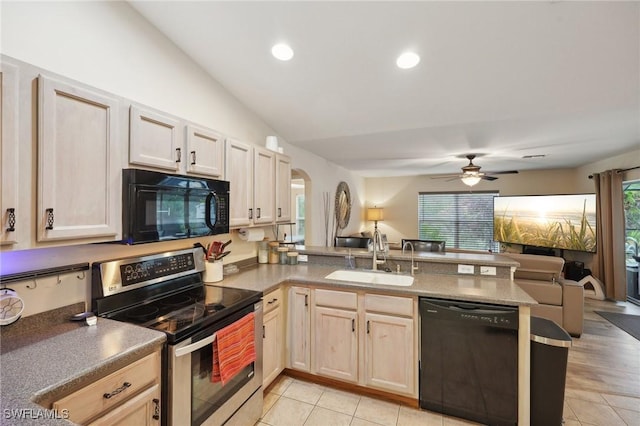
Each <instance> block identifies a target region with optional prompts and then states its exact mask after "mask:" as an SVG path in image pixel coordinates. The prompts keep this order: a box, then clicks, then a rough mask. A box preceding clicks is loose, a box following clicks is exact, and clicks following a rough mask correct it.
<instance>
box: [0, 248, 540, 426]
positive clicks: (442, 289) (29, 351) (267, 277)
mask: <svg viewBox="0 0 640 426" xmlns="http://www.w3.org/2000/svg"><path fill="white" fill-rule="evenodd" d="M296 250H298V252H299V253H300V254H303V255H307V256H308V262H306V263H304V262H303V263H299V264H298V265H276V264H264V265H262V264H261V265H258V264H253V265H252V266H250V267H247V268H242V269H241V271H240V272H239V273H236V274H229V275H226V276H225V277H224V279H223V281H221V282H220V283H219V284H220V285H223V286H228V287H236V288H244V289H250V290H257V291H262V292H263V293H264V294H265V298H264V303H268V302H269V301H270V299H269V297H268V294H269V293H272V292H273V291H274V290H282V294H283V295H284V300H281V302H282V303H281V306H282V307H283V311H282V314H283V316H282V318H284V319H285V320H284V324H283V331H285V330H286V331H285V334H284V336H287V334H289V333H290V329H293V327H294V325H295V324H294V320H293V319H292V317H291V315H292V313H293V312H294V311H293V306H294V304H295V299H294V298H292V297H291V295H292V294H294V292H293V291H292V290H293V289H302V290H306V291H307V292H308V293H307V294H308V295H309V306H308V307H307V309H308V311H307V312H308V313H309V312H310V311H309V310H310V309H311V306H314V308H313V309H314V310H315V311H317V312H320V309H321V308H322V306H321V305H322V303H324V302H322V303H321V300H320V295H322V296H323V297H324V296H326V295H339V296H348V298H352V299H353V300H357V302H358V304H359V305H358V308H357V309H359V307H360V306H363V307H364V308H365V310H364V311H363V312H359V310H355V311H354V313H355V315H356V320H355V321H356V322H357V325H356V323H354V327H355V329H357V330H358V332H359V333H364V329H365V327H366V326H365V323H364V319H365V318H367V319H368V318H373V316H371V315H372V314H370V311H369V310H368V309H369V308H368V306H372V305H367V303H369V301H373V302H374V303H373V304H375V303H378V305H377V306H378V307H377V308H374V309H373V310H375V309H378V311H380V310H384V309H387V308H389V307H391V306H390V305H391V304H389V305H387V304H386V302H387V301H401V302H402V301H406V300H409V301H410V302H411V303H410V304H409V308H410V311H408V312H409V313H408V314H406V315H405V314H402V315H404V318H403V320H404V321H405V322H409V323H410V325H411V326H412V329H411V330H412V332H411V335H412V338H411V342H410V343H412V344H413V347H414V348H415V350H414V351H415V352H417V347H418V346H417V344H418V342H417V339H418V327H417V326H416V324H417V321H418V311H417V300H418V298H419V297H433V298H443V299H453V300H460V301H470V302H478V303H488V304H498V305H506V306H515V307H518V311H519V331H518V336H519V348H518V354H519V355H518V416H519V417H518V424H520V425H527V424H529V409H530V401H529V381H530V377H529V361H530V360H529V334H530V306H532V305H534V304H536V302H535V300H534V299H532V298H531V297H530V296H529V295H528V294H527V293H525V292H524V291H523V290H522V289H520V288H519V287H518V286H517V285H515V284H514V282H513V281H512V280H511V279H510V277H509V276H507V277H502V274H503V273H504V271H502V269H505V270H510V269H511V268H512V267H515V266H517V262H514V261H513V260H511V259H508V258H505V257H503V256H500V255H490V254H478V255H477V256H476V255H473V254H468V253H457V254H456V253H446V254H420V255H418V254H416V255H414V257H415V259H414V260H415V261H417V262H419V269H418V273H416V274H415V276H414V281H413V284H412V285H410V286H403V287H400V286H390V285H380V284H366V283H357V282H347V281H337V280H331V279H327V278H326V276H327V275H329V274H330V273H332V272H334V271H335V270H338V269H343V268H344V256H345V254H348V250H339V249H335V248H325V247H302V246H299V247H297V248H296ZM352 255H353V256H355V257H356V266H357V267H358V268H370V263H369V262H370V260H371V254H370V253H367V252H356V251H352ZM387 261H388V263H389V265H387V266H389V267H390V269H394V270H395V269H396V266H397V265H400V267H401V270H402V271H405V272H404V275H406V274H407V273H406V271H408V270H409V269H408V268H407V266H408V265H410V262H411V255H410V254H408V253H405V254H404V255H403V254H402V253H401V252H399V251H398V252H396V251H393V250H392V251H391V252H390V254H389V255H388V259H387ZM457 264H465V265H473V267H474V275H470V274H468V275H465V274H457V273H449V272H447V271H446V270H445V269H446V268H451V265H457ZM480 266H486V267H495V268H496V274H497V275H496V276H486V275H480V274H479V272H478V274H475V272H476V269H477V270H478V271H479V268H480ZM438 268H443V269H438ZM427 270H439V271H440V272H439V273H436V272H429V273H426V272H425V271H427ZM390 274H393V275H395V272H394V273H390ZM507 275H508V274H507ZM323 300H325V301H326V300H328V299H327V298H325V299H323ZM381 301H383V302H385V303H384V304H382V305H381V304H380V303H379V302H381ZM314 304H315V305H317V306H315V305H314ZM374 314H375V315H378V313H374ZM378 316H379V315H378ZM388 316H389V317H392V315H388ZM309 319H310V318H309ZM309 324H311V323H309ZM19 325H20V321H18V322H17V323H15V324H14V325H13V326H19ZM57 327H58V328H59V327H60V326H57ZM64 327H74V328H75V327H76V325H75V324H69V323H67V325H65V326H64ZM349 327H351V322H350V326H349ZM111 328H115V329H118V328H122V329H123V330H128V329H131V328H135V329H137V327H132V326H131V325H128V324H124V323H123V324H119V323H116V322H113V321H110V320H99V321H98V328H86V327H84V328H80V329H79V330H76V331H74V333H76V334H78V333H87V332H91V331H96V330H98V331H99V330H111ZM349 330H351V328H350V329H349ZM115 332H116V331H115V330H114V331H113V333H115ZM140 333H147V334H151V332H148V331H145V330H144V329H140ZM314 333H316V335H318V333H317V332H316V331H314ZM159 337H160V336H158V338H159ZM285 339H286V338H285ZM309 343H310V344H311V345H313V340H310V341H309ZM281 344H282V351H281V352H280V353H281V354H282V355H283V359H282V360H283V361H284V362H283V364H282V365H283V366H284V367H287V368H289V371H290V372H292V373H296V369H295V368H291V355H290V354H288V353H287V354H285V347H286V348H287V351H289V350H290V349H291V347H290V346H291V342H289V343H288V344H287V345H285V344H284V339H283V340H282V341H281ZM91 345H92V343H91V342H90V341H87V342H86V343H83V342H76V344H74V345H71V346H70V345H65V344H61V341H60V340H59V339H51V338H47V339H44V340H43V341H41V342H36V343H32V344H29V345H26V346H23V347H21V348H20V349H19V350H10V351H8V352H6V353H4V354H3V361H6V362H8V361H10V360H13V359H15V360H16V361H15V362H16V365H17V364H19V359H33V357H34V356H36V354H47V357H48V362H50V363H51V364H52V365H62V364H64V362H65V360H66V359H70V356H71V355H72V354H74V353H77V352H78V351H79V352H80V353H84V352H85V350H86V349H88V348H90V347H91ZM392 349H393V350H396V349H395V348H392ZM309 350H311V349H309ZM359 352H360V353H362V352H364V351H359ZM38 356H42V355H38ZM266 356H267V355H266V353H265V357H266ZM407 358H408V359H410V360H411V361H412V362H409V361H407V363H408V365H410V366H411V368H412V371H411V377H410V380H411V382H412V386H411V387H410V390H408V391H400V392H396V393H400V394H402V395H404V400H405V401H413V405H416V404H417V394H418V389H417V382H418V380H417V377H418V371H417V362H414V361H417V355H415V358H411V354H408V356H407ZM11 362H13V361H11ZM87 368H88V367H87ZM363 369H364V367H362V366H360V367H359V368H358V372H359V374H363V373H362V370H363ZM309 371H310V372H311V374H310V375H311V376H314V374H315V371H316V370H309ZM39 372H40V370H39V369H33V370H31V371H29V370H28V369H19V368H17V369H12V370H10V371H9V370H6V369H3V383H5V382H6V383H17V382H24V383H31V385H29V387H28V388H25V389H24V390H22V391H21V392H20V393H19V394H15V395H13V397H12V398H10V399H8V400H7V401H4V400H5V398H4V397H3V408H23V407H34V405H33V402H32V401H38V402H39V401H40V400H42V395H44V394H47V393H51V392H54V393H59V391H58V390H57V389H58V388H59V387H60V386H65V385H66V383H67V382H69V380H83V379H82V377H75V376H77V374H75V375H74V377H73V378H72V379H67V378H64V377H61V376H60V377H55V378H52V379H50V380H48V379H47V380H42V377H41V378H40V379H37V380H36V377H35V376H34V377H30V376H31V375H32V374H33V375H39ZM84 372H85V373H86V374H89V375H90V374H95V373H94V372H92V371H89V370H88V369H85V371H84ZM265 374H266V373H265ZM83 375H84V373H83ZM314 377H318V378H319V379H323V377H322V375H320V376H314ZM324 377H325V378H326V375H324ZM353 383H355V384H356V385H359V386H361V388H363V389H364V388H366V387H369V385H362V384H361V382H359V381H356V382H353ZM391 393H393V391H390V392H389V394H391ZM5 402H6V403H5ZM36 407H37V406H36ZM46 407H47V405H46V404H44V407H43V408H46ZM2 423H5V422H4V421H3V422H2ZM10 423H11V422H8V423H7V424H10ZM64 423H66V422H65V421H64V420H59V421H55V420H53V421H52V422H51V424H64Z"/></svg>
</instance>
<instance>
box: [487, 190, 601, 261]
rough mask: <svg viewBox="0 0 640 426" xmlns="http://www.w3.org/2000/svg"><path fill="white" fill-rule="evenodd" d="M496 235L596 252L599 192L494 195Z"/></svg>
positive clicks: (501, 239) (504, 240) (523, 242)
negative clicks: (597, 193)
mask: <svg viewBox="0 0 640 426" xmlns="http://www.w3.org/2000/svg"><path fill="white" fill-rule="evenodd" d="M493 239H494V240H495V241H499V242H501V243H508V244H521V245H523V246H533V247H547V248H554V249H563V250H575V251H584V252H590V253H595V251H596V196H595V194H573V195H529V196H506V197H495V198H494V199H493Z"/></svg>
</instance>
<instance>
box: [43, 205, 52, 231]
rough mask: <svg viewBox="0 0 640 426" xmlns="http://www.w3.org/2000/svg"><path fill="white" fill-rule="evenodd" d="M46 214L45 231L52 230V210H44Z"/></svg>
mask: <svg viewBox="0 0 640 426" xmlns="http://www.w3.org/2000/svg"><path fill="white" fill-rule="evenodd" d="M45 212H47V226H46V227H45V229H53V209H46V210H45Z"/></svg>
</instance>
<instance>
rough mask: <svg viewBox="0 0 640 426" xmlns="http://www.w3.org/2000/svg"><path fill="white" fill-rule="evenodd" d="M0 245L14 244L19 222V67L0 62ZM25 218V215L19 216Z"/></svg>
mask: <svg viewBox="0 0 640 426" xmlns="http://www.w3.org/2000/svg"><path fill="white" fill-rule="evenodd" d="M0 79H1V80H2V81H1V82H0V168H1V171H0V174H1V175H0V178H1V180H0V212H1V213H0V216H1V217H2V222H0V226H2V231H1V233H0V244H16V243H17V242H18V235H19V232H20V228H21V227H25V226H27V224H26V223H25V222H24V221H23V220H22V221H21V220H19V219H18V216H17V215H18V213H20V212H19V209H18V170H17V167H18V68H17V67H16V66H15V65H12V64H7V63H0ZM22 217H24V216H22Z"/></svg>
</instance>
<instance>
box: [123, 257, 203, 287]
mask: <svg viewBox="0 0 640 426" xmlns="http://www.w3.org/2000/svg"><path fill="white" fill-rule="evenodd" d="M193 269H195V262H194V261H193V253H184V254H177V255H174V256H168V257H162V258H158V259H150V260H144V261H141V262H136V263H129V264H123V265H120V278H121V280H122V285H123V286H124V287H126V286H128V285H133V284H138V283H140V282H143V281H150V280H153V279H156V278H162V277H166V276H169V275H174V274H177V273H180V272H185V271H191V270H193Z"/></svg>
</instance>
